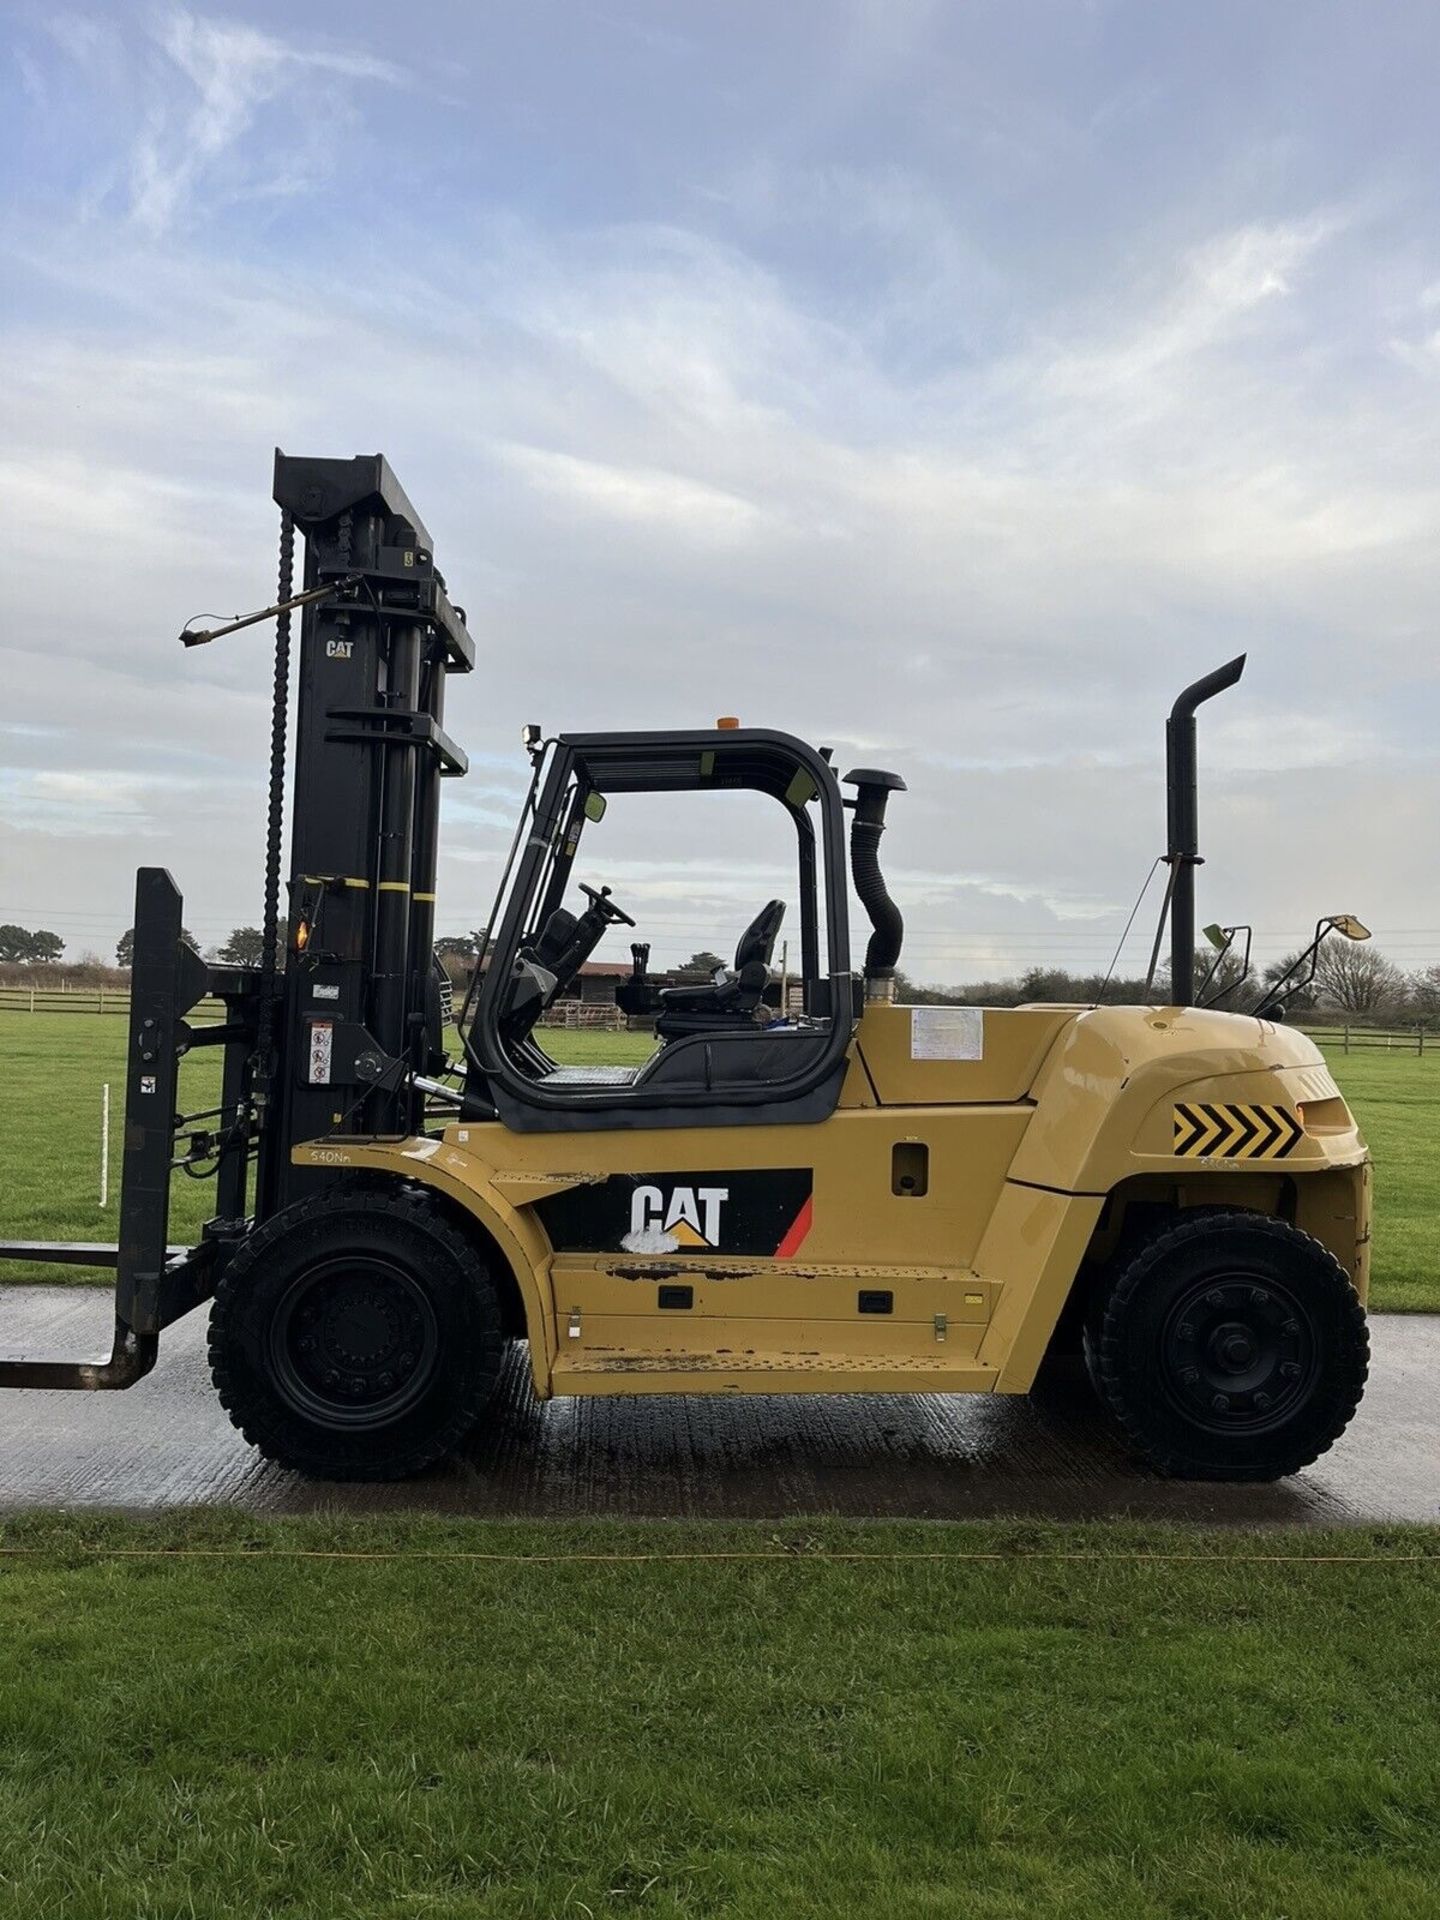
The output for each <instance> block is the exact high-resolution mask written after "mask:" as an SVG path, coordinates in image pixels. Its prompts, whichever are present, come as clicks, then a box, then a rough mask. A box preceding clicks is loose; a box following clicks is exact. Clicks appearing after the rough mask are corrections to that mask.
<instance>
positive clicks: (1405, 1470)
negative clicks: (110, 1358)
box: [0, 1287, 1440, 1526]
mask: <svg viewBox="0 0 1440 1920" xmlns="http://www.w3.org/2000/svg"><path fill="white" fill-rule="evenodd" d="M111 1311H112V1308H111V1302H110V1296H109V1295H108V1294H107V1293H104V1292H101V1291H99V1290H92V1289H89V1288H61V1287H4V1288H0V1348H3V1349H4V1350H6V1351H9V1352H17V1351H23V1352H26V1353H30V1354H41V1353H46V1354H63V1355H66V1356H74V1355H93V1354H99V1353H101V1352H102V1351H108V1348H109V1328H110V1315H111ZM1371 1340H1372V1346H1373V1356H1372V1363H1371V1377H1370V1386H1369V1389H1368V1391H1367V1394H1366V1397H1365V1401H1364V1403H1363V1405H1362V1406H1361V1409H1360V1412H1359V1414H1358V1415H1357V1416H1356V1419H1355V1421H1354V1423H1353V1424H1352V1426H1351V1427H1350V1429H1349V1431H1348V1432H1347V1433H1346V1434H1345V1435H1344V1436H1343V1438H1342V1439H1341V1440H1340V1441H1339V1442H1338V1443H1337V1444H1336V1446H1335V1447H1334V1449H1333V1450H1332V1451H1331V1452H1330V1453H1328V1454H1326V1455H1325V1456H1324V1458H1323V1459H1321V1460H1320V1461H1319V1462H1318V1463H1317V1464H1316V1465H1315V1466H1314V1467H1312V1468H1310V1469H1309V1470H1308V1471H1307V1472H1305V1473H1303V1474H1299V1475H1297V1476H1296V1477H1295V1478H1293V1479H1290V1480H1284V1481H1280V1482H1279V1483H1278V1484H1276V1485H1274V1486H1239V1487H1231V1486H1222V1485H1215V1484H1211V1483H1197V1482H1185V1481H1167V1480H1161V1479H1159V1478H1157V1477H1155V1476H1154V1475H1152V1474H1150V1473H1148V1472H1147V1471H1146V1470H1145V1469H1144V1468H1143V1467H1141V1466H1139V1465H1137V1464H1136V1463H1135V1462H1134V1461H1133V1460H1132V1459H1130V1458H1128V1457H1127V1455H1126V1454H1125V1453H1124V1451H1123V1450H1122V1449H1121V1448H1120V1446H1119V1445H1118V1443H1117V1442H1116V1441H1115V1440H1114V1438H1113V1437H1112V1436H1111V1434H1110V1433H1109V1431H1108V1430H1107V1429H1106V1427H1105V1426H1104V1424H1103V1422H1102V1421H1101V1420H1100V1418H1099V1415H1098V1410H1097V1409H1096V1407H1095V1404H1094V1402H1093V1400H1092V1399H1091V1398H1090V1396H1089V1393H1088V1389H1086V1388H1085V1387H1084V1385H1083V1382H1081V1381H1078V1380H1077V1381H1075V1382H1074V1383H1067V1384H1066V1385H1065V1386H1064V1388H1063V1389H1060V1390H1056V1391H1052V1392H1050V1393H1048V1394H1047V1395H1046V1396H1045V1397H1044V1398H1043V1399H1042V1400H1022V1399H1013V1398H1008V1397H1001V1396H998V1395H995V1396H991V1395H968V1396H957V1397H941V1396H938V1395H918V1396H913V1397H897V1396H890V1395H866V1396H863V1397H859V1396H856V1397H845V1398H840V1397H818V1396H815V1397H812V1396H806V1397H796V1398H776V1397H755V1398H746V1399H727V1398H719V1397H712V1398H702V1397H698V1396H697V1397H693V1398H690V1399H679V1398H676V1399H670V1398H661V1397H632V1398H620V1399H593V1400H555V1401H551V1402H550V1403H549V1404H548V1405H540V1404H538V1403H537V1402H536V1401H535V1399H534V1397H533V1395H532V1394H531V1392H530V1387H529V1374H528V1365H527V1362H526V1359H525V1355H524V1353H523V1350H518V1351H516V1352H513V1353H512V1354H511V1356H510V1358H509V1360H508V1362H507V1364H506V1368H505V1372H504V1375H503V1377H502V1381H501V1385H500V1390H499V1392H498V1394H497V1396H496V1399H495V1401H494V1402H493V1403H492V1407H491V1412H490V1416H489V1418H488V1421H487V1424H486V1427H485V1429H484V1430H483V1432H482V1433H481V1434H480V1435H478V1436H477V1437H476V1439H475V1440H474V1441H473V1442H472V1443H471V1444H470V1445H469V1447H468V1448H467V1450H466V1452H465V1453H464V1455H462V1456H460V1457H457V1458H456V1459H454V1460H450V1461H447V1462H446V1463H445V1464H444V1465H443V1466H441V1467H439V1468H436V1469H435V1470H434V1471H432V1472H430V1473H428V1474H426V1475H424V1476H423V1477H422V1478H420V1479H418V1480H411V1481H407V1482H405V1483H403V1484H401V1485H398V1486H378V1487H376V1486H360V1487H355V1486H337V1485H335V1484H333V1483H328V1482H317V1481H307V1480H303V1479H301V1478H300V1476H299V1475H297V1474H293V1473H288V1472H285V1471H283V1470H282V1469H280V1468H278V1467H273V1466H270V1465H268V1464H267V1463H266V1462H265V1461H263V1460H262V1459H261V1458H260V1457H259V1455H258V1454H256V1453H255V1452H253V1451H252V1449H251V1448H250V1447H248V1446H247V1445H246V1444H245V1442H244V1441H243V1440H242V1439H241V1438H240V1436H239V1434H238V1433H236V1432H235V1431H234V1429H233V1428H232V1427H231V1425H230V1423H229V1420H228V1419H227V1417H226V1415H225V1413H224V1412H223V1411H222V1409H221V1407H220V1406H219V1404H218V1402H217V1401H216V1399H215V1397H214V1393H213V1391H212V1389H211V1386H210V1377H209V1373H208V1371H207V1368H206V1365H205V1358H204V1351H205V1316H204V1314H203V1313H197V1314H193V1315H192V1316H191V1317H190V1318H189V1319H188V1320H184V1321H181V1322H180V1323H179V1324H178V1325H177V1326H175V1327H172V1328H171V1329H170V1330H169V1331H168V1332H167V1333H166V1334H165V1335H164V1337H163V1339H162V1342H161V1358H160V1363H159V1365H158V1367H157V1368H156V1370H155V1372H154V1373H153V1374H151V1375H150V1376H149V1377H148V1378H147V1379H145V1380H142V1381H141V1382H140V1383H139V1385H138V1386H135V1387H132V1388H131V1389H130V1390H129V1392H127V1393H120V1394H98V1395H96V1394H85V1393H32V1392H25V1393H17V1392H3V1393H0V1510H8V1511H11V1512H13V1511H15V1510H16V1509H19V1508H27V1507H105V1508H112V1509H128V1510H132V1511H134V1510H146V1509H155V1508H160V1507H173V1506H196V1505H228V1506H234V1507H240V1508H243V1509H246V1510H248V1511H251V1512H257V1513H303V1512H312V1511H317V1510H321V1511H335V1510H337V1509H339V1510H346V1511H351V1512H358V1513H376V1512H395V1511H413V1510H421V1511H426V1512H431V1513H442V1514H489V1515H535V1516H544V1515H557V1516H580V1515H612V1516H634V1515H641V1516H694V1517H701V1516H709V1517H723V1518H730V1519H739V1518H749V1517H753V1518H777V1519H778V1518H784V1517H789V1516H795V1515H801V1514H822V1513H829V1514H843V1515H847V1516H851V1517H859V1516H866V1515H875V1516H890V1517H902V1516H903V1517H912V1518H922V1519H976V1518H989V1517H998V1516H1011V1515H1017V1516H1033V1517H1043V1518H1053V1519H1061V1520H1082V1519H1093V1518H1107V1517H1122V1516H1123V1517H1129V1518H1133V1519H1141V1520H1168V1521H1180V1522H1202V1523H1207V1524H1236V1525H1249V1526H1256V1525H1273V1524H1285V1523H1288V1524H1298V1525H1312V1526H1336V1525H1345V1524H1351V1523H1357V1522H1362V1521H1364V1522H1374V1521H1386V1520H1431V1521H1435V1520H1440V1387H1437V1378H1440V1315H1433V1316H1432V1315H1425V1316H1418V1315H1398V1314H1396V1315H1387V1316H1381V1317H1379V1318H1377V1319H1375V1320H1373V1321H1372V1322H1371Z"/></svg>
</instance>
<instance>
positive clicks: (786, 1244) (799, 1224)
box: [775, 1194, 815, 1260]
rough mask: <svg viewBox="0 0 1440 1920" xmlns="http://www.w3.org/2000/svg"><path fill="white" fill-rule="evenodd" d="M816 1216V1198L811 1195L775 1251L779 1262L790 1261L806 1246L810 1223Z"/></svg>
mask: <svg viewBox="0 0 1440 1920" xmlns="http://www.w3.org/2000/svg"><path fill="white" fill-rule="evenodd" d="M814 1214H815V1196H814V1195H813V1194H811V1195H810V1196H809V1197H808V1198H807V1199H806V1202H805V1204H804V1206H803V1207H801V1209H800V1211H799V1213H797V1214H796V1216H795V1218H794V1219H793V1220H792V1221H791V1222H790V1225H789V1228H788V1229H787V1231H786V1234H785V1238H784V1239H783V1240H782V1241H781V1242H780V1244H779V1246H778V1247H777V1248H776V1249H775V1258H776V1259H777V1260H788V1259H790V1257H791V1256H792V1255H793V1254H796V1253H798V1252H799V1251H800V1249H801V1247H802V1246H803V1245H804V1244H805V1236H806V1234H807V1233H809V1231H810V1222H811V1220H812V1219H813V1218H814Z"/></svg>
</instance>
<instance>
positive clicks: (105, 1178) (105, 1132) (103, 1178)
mask: <svg viewBox="0 0 1440 1920" xmlns="http://www.w3.org/2000/svg"><path fill="white" fill-rule="evenodd" d="M109 1202H110V1082H109V1081H108V1080H107V1081H106V1082H105V1084H104V1086H103V1087H101V1089H100V1205H101V1206H102V1207H105V1206H108V1205H109Z"/></svg>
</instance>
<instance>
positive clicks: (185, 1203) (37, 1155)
mask: <svg viewBox="0 0 1440 1920" xmlns="http://www.w3.org/2000/svg"><path fill="white" fill-rule="evenodd" d="M547 1038H548V1041H549V1043H550V1044H551V1045H552V1048H553V1051H554V1052H555V1053H557V1054H558V1055H559V1056H560V1057H561V1058H563V1059H566V1060H570V1061H577V1062H578V1061H582V1060H601V1059H604V1060H625V1059H630V1060H635V1059H643V1058H644V1057H645V1055H646V1054H647V1053H648V1052H649V1050H650V1046H651V1042H650V1040H649V1039H648V1037H646V1036H645V1035H641V1034H623V1033H622V1034H609V1033H566V1032H554V1033H552V1034H550V1035H549V1036H547ZM124 1050H125V1023H124V1021H123V1020H122V1019H120V1018H118V1017H115V1016H111V1015H90V1014H48V1015H47V1014H27V1013H0V1067H3V1073H4V1079H3V1082H0V1084H3V1088H4V1093H3V1098H0V1234H6V1235H10V1236H12V1237H14V1238H15V1239H24V1240H85V1239H99V1240H105V1239H111V1240H113V1239H114V1237H115V1232H116V1228H115V1218H116V1205H115V1199H114V1195H113V1191H112V1198H111V1204H110V1207H109V1210H108V1211H107V1212H106V1213H103V1214H102V1213H101V1211H100V1208H99V1206H98V1204H97V1196H98V1167H99V1131H100V1087H101V1084H102V1082H104V1081H106V1080H109V1081H110V1082H111V1090H112V1097H113V1098H114V1100H115V1102H116V1106H115V1113H114V1120H113V1125H112V1148H111V1151H112V1174H113V1175H114V1176H115V1178H116V1180H118V1172H119V1162H118V1150H119V1141H120V1119H119V1101H120V1097H121V1093H122V1068H123V1058H124ZM1331 1066H1332V1068H1333V1069H1334V1072H1335V1075H1336V1077H1337V1079H1338V1080H1339V1082H1340V1084H1341V1086H1342V1087H1343V1089H1344V1091H1345V1093H1346V1096H1347V1097H1348V1098H1349V1099H1350V1100H1351V1101H1352V1102H1353V1104H1354V1106H1355V1109H1356V1111H1357V1113H1358V1114H1359V1116H1360V1122H1361V1125H1362V1126H1363V1127H1364V1129H1365V1131H1366V1133H1367V1135H1368V1136H1369V1139H1370V1144H1371V1147H1372V1149H1373V1151H1374V1154H1375V1161H1376V1172H1375V1209H1376V1224H1375V1267H1374V1293H1373V1296H1372V1305H1373V1306H1375V1307H1376V1308H1379V1309H1382V1310H1389V1311H1392V1312H1395V1311H1410V1312H1422V1311H1424V1312H1431V1313H1433V1312H1440V1260H1437V1258H1436V1256H1435V1252H1434V1248H1435V1245H1436V1241H1437V1238H1440V1050H1437V1051H1436V1052H1435V1053H1432V1054H1426V1055H1425V1056H1424V1057H1422V1058H1417V1057H1416V1056H1415V1055H1414V1054H1408V1053H1398V1052H1397V1053H1381V1052H1374V1053H1355V1054H1351V1055H1349V1056H1348V1057H1347V1056H1337V1057H1336V1058H1334V1059H1333V1060H1332V1061H1331ZM182 1071H183V1082H182V1099H183V1101H184V1102H185V1103H186V1106H187V1108H188V1109H189V1110H194V1109H196V1108H201V1107H206V1106H210V1105H212V1104H213V1103H214V1100H215V1098H216V1097H217V1094H216V1089H217V1087H218V1067H217V1063H216V1062H215V1060H214V1059H213V1058H212V1057H211V1056H210V1055H208V1054H205V1053H199V1054H195V1055H192V1056H191V1057H190V1059H188V1060H187V1061H186V1062H185V1063H184V1067H183V1070H182ZM211 1191H212V1189H211V1187H210V1185H209V1184H208V1183H206V1182H196V1181H192V1180H189V1179H186V1178H184V1177H183V1176H180V1177H177V1179H176V1182H175V1202H174V1207H173V1210H172V1215H171V1218H172V1238H173V1239H175V1240H176V1241H182V1240H185V1239H186V1238H187V1237H193V1235H194V1234H195V1233H197V1232H198V1230H199V1226H200V1222H201V1221H202V1220H204V1219H205V1217H206V1215H207V1214H208V1212H209V1211H210V1196H211ZM63 1277H65V1276H64V1274H63V1270H61V1269H59V1268H54V1267H51V1268H38V1267H32V1268H30V1269H28V1270H26V1269H22V1268H20V1267H17V1266H14V1265H12V1266H10V1267H8V1268H7V1267H4V1266H0V1279H12V1280H13V1279H23V1278H46V1279H50V1280H57V1279H60V1278H63ZM73 1277H76V1278H79V1279H81V1280H84V1279H85V1278H86V1277H87V1276H85V1275H84V1274H78V1275H75V1276H73ZM89 1277H91V1278H98V1279H101V1280H103V1279H104V1278H105V1276H104V1275H103V1274H99V1275H91V1276H89Z"/></svg>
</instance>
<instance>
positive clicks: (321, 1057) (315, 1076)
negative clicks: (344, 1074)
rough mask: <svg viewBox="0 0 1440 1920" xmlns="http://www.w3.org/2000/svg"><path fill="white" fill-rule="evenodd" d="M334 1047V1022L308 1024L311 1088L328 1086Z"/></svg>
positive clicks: (321, 1021) (323, 1021)
mask: <svg viewBox="0 0 1440 1920" xmlns="http://www.w3.org/2000/svg"><path fill="white" fill-rule="evenodd" d="M334 1046H335V1022H334V1021H333V1020H313V1021H312V1022H311V1023H310V1084H311V1086H312V1087H328V1086H329V1084H330V1055H331V1053H332V1052H333V1050H334Z"/></svg>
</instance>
